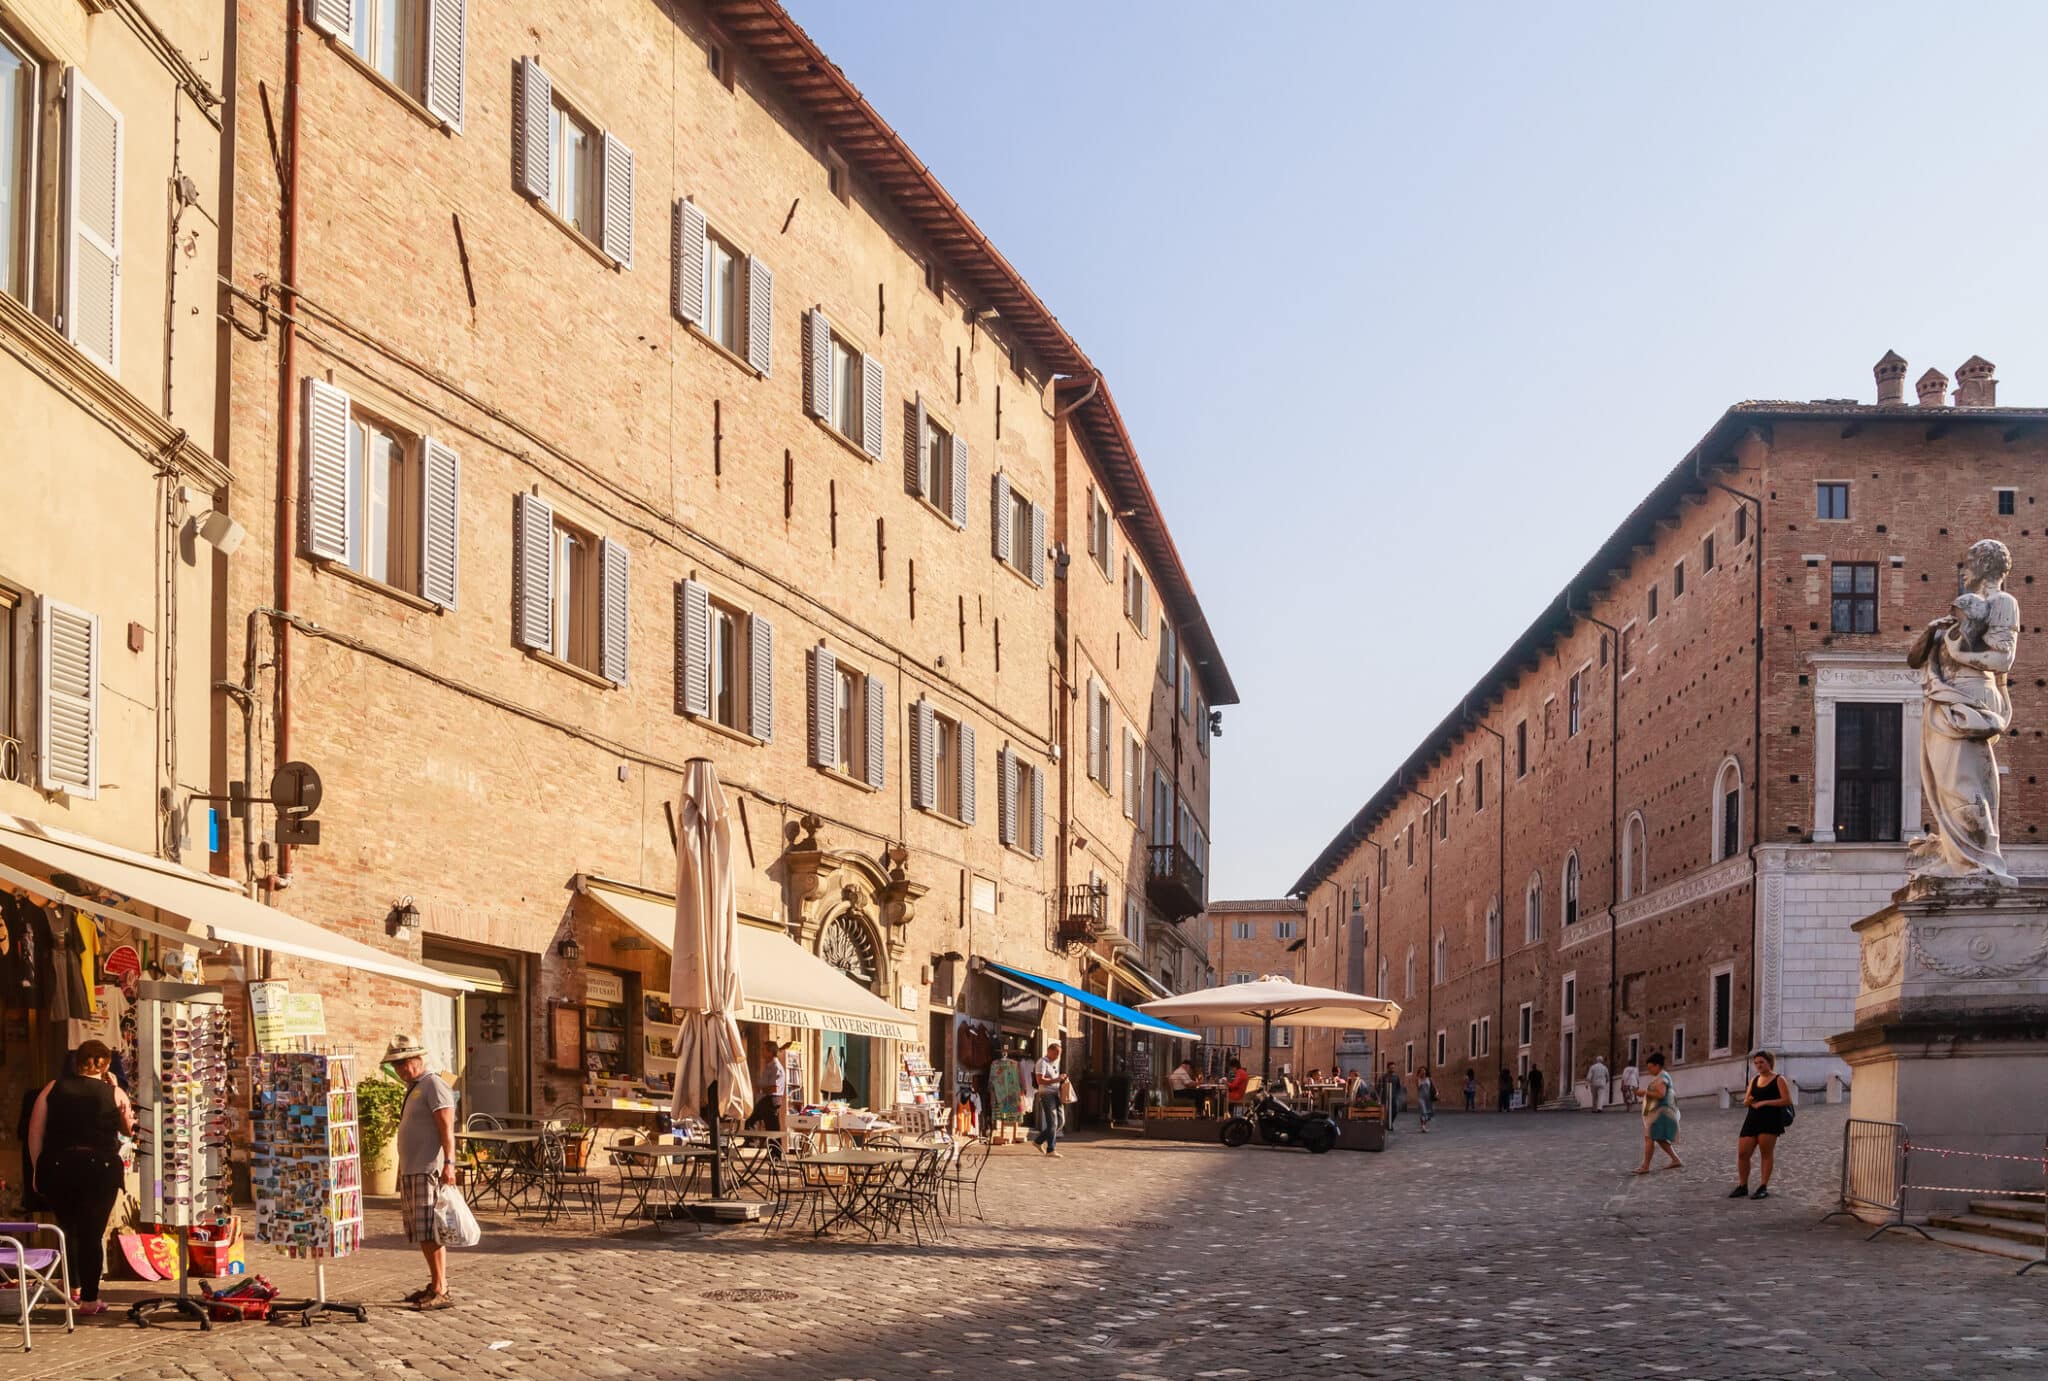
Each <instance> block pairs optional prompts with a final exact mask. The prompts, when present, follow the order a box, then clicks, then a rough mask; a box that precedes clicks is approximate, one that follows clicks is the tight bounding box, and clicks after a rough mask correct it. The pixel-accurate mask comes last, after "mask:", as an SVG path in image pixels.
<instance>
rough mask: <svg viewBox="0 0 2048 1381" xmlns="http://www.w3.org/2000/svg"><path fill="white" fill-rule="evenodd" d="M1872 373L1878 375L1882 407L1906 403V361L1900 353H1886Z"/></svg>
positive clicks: (1878, 395) (1894, 351) (1879, 399)
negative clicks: (1888, 404)
mask: <svg viewBox="0 0 2048 1381" xmlns="http://www.w3.org/2000/svg"><path fill="white" fill-rule="evenodd" d="M1871 373H1873V374H1875V375H1877V401H1878V403H1879V404H1880V405H1882V404H1885V403H1903V402H1905V401H1906V361H1905V360H1904V359H1903V358H1902V357H1901V356H1900V354H1899V352H1898V351H1896V350H1887V351H1885V352H1884V358H1883V359H1881V360H1879V361H1878V362H1877V367H1876V368H1875V369H1873V370H1871Z"/></svg>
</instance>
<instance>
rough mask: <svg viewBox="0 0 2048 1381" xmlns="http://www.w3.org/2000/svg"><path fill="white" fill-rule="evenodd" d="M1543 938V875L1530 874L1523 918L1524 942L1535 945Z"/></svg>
mask: <svg viewBox="0 0 2048 1381" xmlns="http://www.w3.org/2000/svg"><path fill="white" fill-rule="evenodd" d="M1542 938H1543V874H1541V873H1531V874H1529V895H1528V899H1527V910H1526V913H1525V914H1524V916H1523V923H1522V942H1523V943H1524V944H1530V945H1533V944H1535V943H1536V942H1537V941H1538V940H1540V939H1542Z"/></svg>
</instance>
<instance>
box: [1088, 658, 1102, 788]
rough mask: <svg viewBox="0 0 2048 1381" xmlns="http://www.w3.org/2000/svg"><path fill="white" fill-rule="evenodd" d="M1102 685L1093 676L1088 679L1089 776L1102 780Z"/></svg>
mask: <svg viewBox="0 0 2048 1381" xmlns="http://www.w3.org/2000/svg"><path fill="white" fill-rule="evenodd" d="M1101 704H1102V683H1101V682H1100V681H1098V680H1096V679H1095V678H1094V677H1093V676H1091V677H1089V678H1088V775H1089V777H1090V778H1092V779H1094V780H1096V781H1100V780H1101V779H1102V767H1101V763H1102V714H1101V711H1100V706H1101Z"/></svg>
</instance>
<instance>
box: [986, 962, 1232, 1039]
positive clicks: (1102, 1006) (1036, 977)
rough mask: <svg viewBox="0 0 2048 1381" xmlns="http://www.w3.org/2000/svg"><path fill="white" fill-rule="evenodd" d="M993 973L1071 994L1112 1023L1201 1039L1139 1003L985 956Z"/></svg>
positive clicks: (1034, 988) (1033, 988)
mask: <svg viewBox="0 0 2048 1381" xmlns="http://www.w3.org/2000/svg"><path fill="white" fill-rule="evenodd" d="M983 963H984V964H985V965H986V966H987V969H988V975H989V977H991V978H993V979H995V980H997V981H998V982H1001V983H1007V984H1009V985H1010V986H1011V987H1013V988H1021V989H1023V990H1024V991H1025V992H1028V993H1034V994H1036V995H1038V996H1041V997H1051V996H1059V997H1065V998H1071V999H1073V1000H1074V1001H1075V1002H1078V1003H1080V1004H1081V1005H1082V1006H1083V1007H1086V1008H1087V1009H1088V1010H1089V1011H1091V1012H1093V1013H1094V1014H1095V1015H1096V1016H1099V1017H1101V1018H1102V1019H1103V1020H1104V1021H1106V1022H1108V1023H1110V1025H1112V1026H1126V1027H1129V1028H1130V1029H1131V1030H1133V1031H1142V1032H1144V1033H1145V1034H1146V1035H1148V1036H1172V1037H1174V1038H1175V1039H1177V1040H1184V1041H1198V1040H1200V1039H1201V1037H1200V1036H1198V1035H1196V1034H1195V1033H1194V1032H1193V1031H1183V1030H1181V1029H1180V1028H1179V1027H1178V1026H1169V1025H1167V1024H1166V1023H1165V1022H1163V1021H1161V1020H1159V1019H1158V1018H1157V1017H1148V1016H1146V1015H1145V1014H1144V1013H1143V1012H1140V1011H1138V1010H1137V1009H1136V1008H1135V1007H1126V1006H1124V1005H1123V1004H1122V1003H1121V1002H1111V1001H1110V1000H1109V999H1108V998H1106V997H1097V996H1096V995H1095V994H1094V993H1091V992H1088V991H1086V990H1084V989H1081V988H1077V987H1075V986H1074V985H1073V984H1071V983H1062V982H1060V981H1059V980H1058V979H1057V978H1047V977H1046V976H1045V975H1044V974H1042V973H1032V972H1031V971H1029V970H1028V969H1013V968H1011V967H1010V966H1009V965H1008V964H999V963H997V962H996V961H995V960H993V959H988V960H984V961H983Z"/></svg>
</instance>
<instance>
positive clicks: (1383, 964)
mask: <svg viewBox="0 0 2048 1381" xmlns="http://www.w3.org/2000/svg"><path fill="white" fill-rule="evenodd" d="M1373 988H1374V990H1375V991H1376V992H1377V993H1378V995H1379V996H1381V997H1385V996H1386V995H1387V960H1386V956H1385V955H1381V956H1380V981H1379V982H1378V983H1376V984H1374V985H1373Z"/></svg>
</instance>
